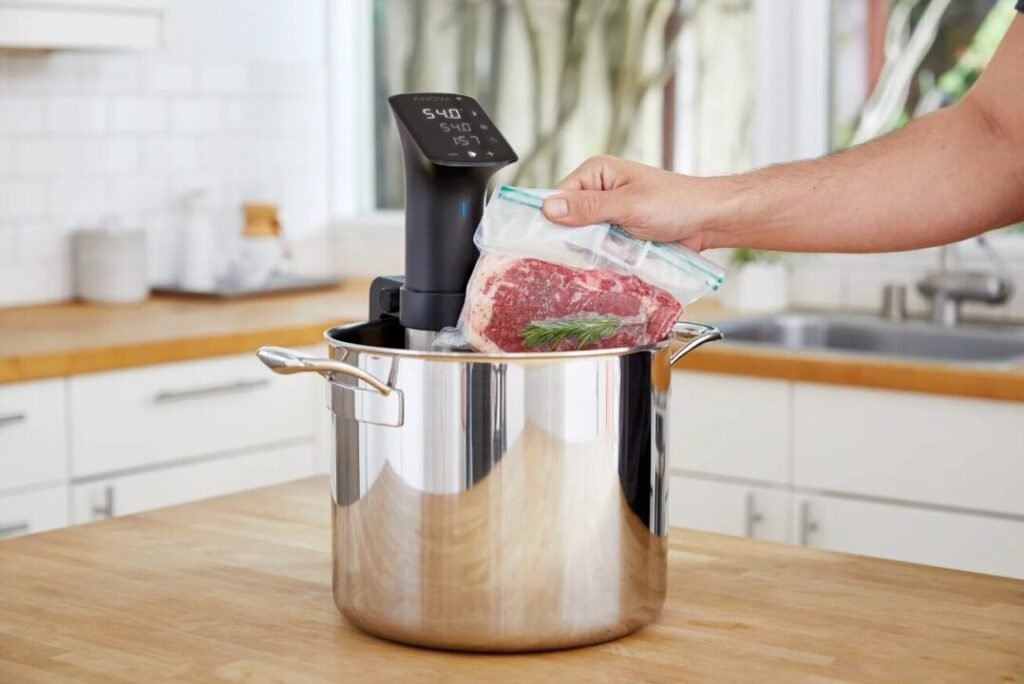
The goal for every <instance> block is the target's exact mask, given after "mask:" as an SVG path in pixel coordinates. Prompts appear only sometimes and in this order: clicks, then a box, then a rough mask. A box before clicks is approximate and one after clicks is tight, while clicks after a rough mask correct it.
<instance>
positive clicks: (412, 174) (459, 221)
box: [388, 93, 517, 330]
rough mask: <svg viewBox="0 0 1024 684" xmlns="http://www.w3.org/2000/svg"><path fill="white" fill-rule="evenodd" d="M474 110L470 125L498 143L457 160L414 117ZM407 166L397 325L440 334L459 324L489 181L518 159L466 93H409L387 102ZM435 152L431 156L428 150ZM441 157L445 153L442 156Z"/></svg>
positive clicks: (460, 152)
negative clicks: (424, 111)
mask: <svg viewBox="0 0 1024 684" xmlns="http://www.w3.org/2000/svg"><path fill="white" fill-rule="evenodd" d="M456 102H457V103H458V107H460V108H462V111H465V112H467V113H468V112H472V116H473V118H472V119H468V118H467V120H471V121H472V123H473V125H476V126H481V124H482V126H481V127H482V128H485V129H486V131H488V132H489V133H492V134H493V137H491V138H490V139H491V140H494V141H495V142H493V143H490V144H489V146H488V145H484V146H482V147H479V148H477V150H476V151H474V154H475V155H476V157H477V158H476V159H474V160H469V159H468V158H467V157H466V154H468V151H466V150H463V149H462V148H451V149H459V150H460V151H459V155H461V158H460V159H457V160H452V159H448V158H447V156H448V155H449V154H451V156H453V157H454V156H455V153H454V152H450V151H449V148H446V147H444V142H445V141H444V140H443V139H442V138H443V136H442V134H440V133H436V132H435V131H434V130H433V128H429V129H428V128H426V125H425V123H424V122H423V121H420V120H419V119H416V118H414V117H417V116H418V115H419V112H420V111H421V107H420V105H426V106H429V107H433V106H439V107H445V106H449V105H451V106H453V107H454V106H455V104H456ZM388 103H389V104H390V105H391V109H392V113H393V114H394V117H395V123H396V124H397V126H398V133H399V139H400V140H401V144H402V158H403V161H404V165H405V285H404V286H403V287H402V288H401V293H400V304H399V314H398V315H399V320H400V321H401V323H402V325H403V326H404V327H407V328H415V329H418V330H441V329H442V328H444V327H447V326H452V325H455V324H456V323H457V322H458V318H459V313H460V312H461V311H462V304H463V301H464V299H465V295H466V285H467V283H468V282H469V276H470V275H471V273H472V271H473V266H474V265H475V264H476V260H477V256H478V252H477V249H476V246H475V245H474V244H473V233H474V231H475V230H476V227H477V224H479V222H480V217H481V215H482V214H483V207H484V195H485V192H486V190H487V183H488V181H489V180H490V179H491V177H492V176H493V175H494V173H495V172H496V171H498V169H500V168H502V167H503V166H506V165H508V164H510V163H512V162H514V161H516V160H517V157H516V155H515V152H513V151H512V148H511V147H509V146H508V143H507V142H506V141H505V139H504V138H503V137H502V136H501V134H500V133H499V132H498V131H497V129H496V128H495V127H494V124H493V123H492V122H491V121H490V119H489V117H487V115H486V113H484V112H483V109H482V108H481V107H480V105H479V104H478V103H477V102H476V101H475V100H473V99H472V98H469V97H467V96H464V95H454V94H448V93H406V94H402V95H393V96H391V97H389V98H388ZM428 150H429V151H430V152H431V156H428V154H427V151H428ZM442 155H443V156H442Z"/></svg>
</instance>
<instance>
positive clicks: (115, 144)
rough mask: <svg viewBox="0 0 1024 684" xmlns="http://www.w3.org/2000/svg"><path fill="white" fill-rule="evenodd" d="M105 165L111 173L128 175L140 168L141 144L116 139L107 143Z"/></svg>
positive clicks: (126, 139)
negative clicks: (127, 173)
mask: <svg viewBox="0 0 1024 684" xmlns="http://www.w3.org/2000/svg"><path fill="white" fill-rule="evenodd" d="M105 145H106V150H105V159H104V161H105V165H106V170H107V171H108V172H111V173H126V172H129V171H135V170H136V169H137V168H138V167H139V143H138V142H137V141H136V140H133V139H130V138H116V139H111V140H107V141H106V142H105Z"/></svg>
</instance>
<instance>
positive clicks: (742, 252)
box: [731, 247, 781, 267]
mask: <svg viewBox="0 0 1024 684" xmlns="http://www.w3.org/2000/svg"><path fill="white" fill-rule="evenodd" d="M780 258H781V256H780V255H779V254H778V253H777V252H763V251H761V250H759V249H747V248H746V247H743V248H740V249H734V250H732V257H731V261H732V265H733V266H737V267H739V266H745V265H747V264H753V263H765V264H773V263H775V262H777V261H779V259H780Z"/></svg>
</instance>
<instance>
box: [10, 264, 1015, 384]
mask: <svg viewBox="0 0 1024 684" xmlns="http://www.w3.org/2000/svg"><path fill="white" fill-rule="evenodd" d="M368 287H369V281H368V280H353V281H350V282H349V283H347V284H345V285H343V286H341V287H338V288H334V289H331V290H325V291H320V292H312V293H305V294H293V295H278V296H270V297H259V298H251V299H242V300H235V301H218V300H204V299H198V298H182V297H169V296H157V297H153V298H152V299H150V300H149V301H147V302H145V303H144V304H141V305H138V306H132V307H99V306H90V305H85V304H58V305H51V306H40V307H24V308H15V309H6V310H0V383H7V382H21V381H27V380H35V379H40V378H49V377H61V376H67V375H74V374H77V373H90V372H96V371H104V370H113V369H118V368H131V367H136V366H145V365H150V364H157V363H165V362H170V361H183V360H187V359H197V358H204V357H209V356H218V355H223V354H240V353H247V352H251V351H253V350H255V349H256V348H257V347H259V346H261V345H279V346H302V345H309V344H316V343H317V342H319V341H320V340H321V339H322V333H323V331H324V330H325V329H326V328H328V327H331V326H333V325H337V324H339V323H344V322H352V321H358V320H362V319H364V318H365V316H366V310H367V296H366V292H367V288H368ZM735 316H736V314H735V313H734V312H729V311H727V310H724V309H722V308H721V307H720V306H719V305H718V304H716V303H714V302H698V303H697V304H695V305H693V306H691V307H690V308H689V309H688V311H687V313H686V317H687V318H689V319H690V320H695V321H705V322H714V321H716V320H725V319H728V318H731V317H735ZM686 370H692V371H707V372H714V373H726V374H735V375H747V376H754V377H761V378H776V379H782V380H796V381H806V382H820V383H828V384H838V385H852V386H858V387H874V388H879V389H893V390H905V391H913V392H927V393H935V394H946V395H955V396H965V397H979V398H988V399H1003V400H1009V401H1024V366H1020V367H1014V368H1010V369H998V368H995V369H994V368H977V367H969V366H956V365H952V364H941V363H920V362H910V361H902V360H885V359H877V358H869V357H856V356H841V355H830V354H814V353H810V352H801V353H792V352H785V351H780V350H765V349H753V348H750V347H741V346H730V345H720V344H719V345H709V346H707V347H704V348H703V349H701V350H700V351H699V352H698V353H695V354H693V355H691V356H689V357H687V359H686Z"/></svg>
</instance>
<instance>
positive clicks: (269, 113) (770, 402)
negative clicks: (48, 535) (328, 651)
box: [0, 0, 1024, 577]
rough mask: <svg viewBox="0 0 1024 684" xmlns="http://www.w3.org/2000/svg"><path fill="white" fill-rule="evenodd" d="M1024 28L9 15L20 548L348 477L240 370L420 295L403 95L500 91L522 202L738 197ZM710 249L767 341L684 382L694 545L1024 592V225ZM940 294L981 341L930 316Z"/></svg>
mask: <svg viewBox="0 0 1024 684" xmlns="http://www.w3.org/2000/svg"><path fill="white" fill-rule="evenodd" d="M1012 5H1013V3H1012V2H1011V1H1010V0H957V1H956V2H952V0H833V1H832V2H829V1H827V0H679V1H677V0H635V1H631V2H626V1H625V0H300V1H287V0H218V2H216V3H209V2H202V1H200V0H61V1H60V2H57V1H56V0H0V307H5V309H4V310H2V311H0V456H3V457H6V456H10V455H14V456H19V457H20V456H28V457H29V458H27V459H21V460H17V459H16V458H10V459H0V460H6V461H8V464H7V465H4V466H2V470H0V535H6V536H14V535H17V534H24V533H27V532H32V531H38V530H42V529H47V528H51V527H57V526H62V525H65V524H71V523H80V522H87V521H90V520H95V519H100V518H104V517H110V516H114V515H120V514H126V513H131V512H136V511H139V510H145V509H146V508H150V507H154V506H160V505H168V504H172V503H179V502H182V501H187V500H191V499H195V498H199V497H202V496H210V495H215V494H219V493H224V492H228V491H235V490H238V489H243V488H247V487H253V486H259V485H263V484H269V483H271V482H275V481H280V480H282V479H289V478H294V477H301V476H303V475H307V474H311V473H313V472H321V471H323V470H324V469H325V468H326V459H325V458H324V455H325V454H326V453H327V448H326V447H325V446H324V441H325V439H326V430H325V429H324V425H323V419H322V418H323V417H325V416H326V414H327V412H326V411H325V410H323V408H322V397H320V396H319V392H320V391H321V388H320V385H319V383H310V384H309V386H308V387H306V386H303V385H301V383H295V382H294V381H292V382H286V383H284V384H281V385H279V384H278V383H277V379H275V378H271V377H268V374H267V373H265V372H263V369H261V368H258V367H257V366H256V364H255V361H254V360H253V359H252V358H251V354H248V353H243V352H245V351H246V350H247V349H250V348H253V347H255V346H256V345H257V344H260V343H263V342H261V341H260V339H261V338H258V335H257V334H256V333H255V332H253V330H257V329H260V328H259V325H263V328H262V330H264V331H266V330H274V331H275V332H277V333H281V330H282V329H283V328H284V327H286V324H287V325H293V326H300V323H301V324H302V325H303V326H304V328H303V329H304V330H307V329H315V328H316V325H314V324H318V323H321V322H324V323H327V322H331V321H332V320H333V321H341V320H344V319H346V318H349V319H355V318H359V317H363V316H365V312H364V311H363V307H364V302H363V295H362V293H363V292H364V291H365V278H367V277H369V276H371V275H376V274H380V273H400V272H401V270H402V242H403V239H402V230H403V223H402V214H401V211H400V210H401V208H402V206H403V187H402V169H401V158H400V155H399V149H398V145H397V140H396V136H395V132H394V126H393V124H392V122H391V120H390V113H389V112H388V109H387V106H386V102H385V98H386V96H387V95H388V94H390V93H394V92H402V91H429V90H442V91H459V92H464V93H467V94H470V95H473V96H474V97H476V98H477V99H478V100H479V101H480V102H481V104H482V105H483V106H484V107H485V109H487V111H488V112H489V113H490V114H491V116H492V118H494V119H495V120H496V121H497V122H498V123H499V124H500V126H501V127H502V130H503V132H504V133H505V135H506V136H507V137H508V138H509V141H510V142H511V144H512V146H513V147H514V148H515V149H516V150H517V152H518V153H519V157H520V161H519V163H517V164H515V165H513V166H511V167H510V168H508V169H506V170H505V171H503V172H502V174H500V176H499V178H500V180H501V181H502V182H509V183H515V184H520V185H528V186H536V187H546V186H550V185H552V184H553V183H555V182H557V180H558V179H559V178H560V177H561V176H562V175H564V174H565V173H566V172H568V171H569V170H571V169H572V168H573V167H574V166H575V165H576V164H578V163H579V162H580V161H582V160H583V159H584V158H586V157H587V156H590V155H593V154H599V153H610V154H616V155H621V156H625V157H628V158H632V159H636V160H640V161H644V162H647V163H650V164H655V165H660V166H663V167H665V168H670V169H674V170H677V171H680V172H684V173H691V174H698V175H711V174H723V173H731V172H738V171H744V170H748V169H752V168H756V167H760V166H764V165H766V164H771V163H776V162H782V161H788V160H792V159H799V158H807V157H814V156H818V155H821V154H825V153H828V152H830V151H834V150H839V149H842V148H844V147H846V146H849V145H851V144H855V143H857V142H861V141H864V140H866V139H869V138H872V137H875V136H877V135H880V134H882V133H885V132H887V131H889V130H893V129H894V128H896V127H898V126H900V125H902V124H903V123H905V122H906V121H908V120H909V119H911V118H913V117H914V116H918V115H921V114H925V113H927V112H929V111H933V110H934V109H936V108H938V107H941V106H945V105H947V104H950V103H951V102H954V101H956V100H957V99H958V98H959V97H961V96H962V95H963V93H964V92H965V91H966V89H967V88H968V87H969V86H970V84H971V83H972V82H973V81H974V79H976V78H977V75H978V74H979V73H980V71H981V70H982V69H983V68H984V65H985V63H986V62H987V60H988V58H989V57H990V55H991V53H992V51H993V50H994V49H995V46H996V45H997V44H998V42H999V39H1000V38H1001V36H1002V34H1003V33H1004V32H1005V30H1006V28H1007V26H1008V25H1009V22H1010V21H1011V20H1012V18H1013V16H1014V12H1013V8H1012ZM823 228H826V227H825V226H823ZM893 229H894V230H898V229H899V227H898V226H893ZM710 256H711V257H712V258H713V259H715V260H717V261H719V262H720V263H722V264H723V265H728V266H729V269H730V275H729V278H728V284H727V286H726V287H725V289H724V290H723V292H722V294H721V296H720V297H719V298H718V299H717V300H715V301H713V302H711V303H710V304H709V305H708V307H707V308H706V309H697V310H695V311H694V313H693V314H692V317H693V318H695V319H708V320H715V319H735V318H738V319H740V322H741V323H745V326H744V325H738V327H735V329H734V334H733V335H732V337H733V339H734V341H733V342H732V343H731V345H732V346H731V347H730V346H729V345H723V350H722V351H709V352H707V357H706V358H707V359H708V362H707V367H705V368H702V369H699V372H687V373H685V374H677V385H676V387H675V395H676V396H675V398H674V399H673V406H672V412H673V416H674V419H673V424H674V426H675V433H674V438H673V441H674V444H673V454H672V460H671V470H672V477H673V482H672V507H673V512H672V516H673V522H674V524H680V525H689V526H694V527H700V528H703V529H710V530H714V531H720V532H724V533H729V534H745V535H747V536H753V537H760V538H765V539H771V540H775V541H783V542H789V543H803V544H809V545H816V546H823V547H828V548H835V549H840V550H846V551H852V552H857V553H866V554H870V555H879V556H885V557H892V558H898V559H903V560H911V561H917V562H925V563H934V564H938V565H946V566H951V567H958V568H964V569H971V570H978V571H983V572H994V573H1001V574H1012V575H1015V576H1020V577H1024V544H1022V543H1021V540H1022V539H1024V496H1022V495H1021V494H1020V489H1021V485H1022V484H1024V428H1022V426H1024V403H1021V402H1024V366H1022V365H1021V363H1024V361H1022V360H1024V341H1022V340H1024V337H1022V333H1021V332H1020V330H1021V328H1018V327H1016V325H1018V324H1019V325H1024V295H1020V294H1013V290H1018V291H1019V290H1020V289H1021V288H1022V287H1024V232H1021V231H1020V228H1019V227H1017V226H1009V227H1006V228H1004V229H1002V230H999V231H994V232H993V233H991V234H989V235H988V236H987V237H986V239H985V240H982V241H977V240H972V241H968V242H965V243H963V244H960V245H957V246H955V247H953V248H948V249H929V250H921V251H915V252H908V253H901V254H885V255H857V256H852V255H819V256H794V255H778V254H766V253H760V252H752V251H749V250H739V251H736V252H732V253H730V252H719V253H712V254H710ZM968 271H969V272H972V273H976V274H981V275H982V276H984V277H985V278H987V280H984V281H983V283H982V286H981V287H980V291H979V289H978V288H970V287H968V288H964V287H958V286H957V284H956V283H953V284H952V285H951V284H950V282H949V280H948V279H946V280H944V279H942V278H939V279H938V281H937V282H938V283H939V285H938V288H939V293H938V294H936V292H935V289H934V288H932V290H929V289H928V288H927V287H925V288H922V287H921V286H920V284H921V283H922V282H924V281H928V278H929V277H932V278H933V282H935V281H934V276H935V275H936V274H950V273H953V274H957V273H963V272H968ZM975 284H976V283H975ZM306 288H308V289H309V290H310V294H308V295H299V294H296V295H286V296H285V297H292V298H291V299H289V298H284V299H282V298H281V296H279V297H277V298H270V297H268V298H267V299H265V300H264V299H260V297H259V295H260V293H264V292H270V291H280V290H285V291H287V290H289V289H306ZM345 288H350V289H351V291H353V292H356V296H354V297H353V298H351V301H350V300H349V299H345V298H344V297H346V296H347V295H345V294H344V292H347V291H346V290H345ZM922 290H924V291H925V292H927V293H928V294H927V296H926V295H925V294H922V293H921V292H922ZM339 293H340V294H339ZM883 295H884V296H883ZM303 297H305V299H304V298H303ZM331 297H336V298H337V297H341V298H342V299H337V300H335V299H331ZM76 298H77V299H78V300H85V301H86V302H87V304H76V305H67V304H65V303H67V302H69V301H71V300H74V299H76ZM942 298H945V299H946V300H949V301H953V302H954V304H953V305H952V308H950V309H949V310H950V311H953V312H954V313H955V314H957V315H958V320H957V321H955V322H954V321H952V320H948V319H949V318H950V316H949V315H948V312H947V315H946V319H947V320H945V321H944V323H945V324H944V325H940V324H938V323H931V322H928V321H929V320H930V319H932V318H933V317H935V315H936V311H937V310H938V309H939V308H940V305H939V304H936V301H937V300H939V299H942ZM336 301H339V302H345V306H347V307H348V308H347V309H346V308H345V306H342V305H341V304H335V302H336ZM883 301H884V302H885V314H886V320H885V321H882V317H881V316H880V312H882V309H883ZM961 301H962V307H961V306H960V303H961ZM310 302H312V303H310ZM352 302H356V304H352ZM109 305H117V306H116V308H111V307H110V306H109ZM275 307H276V308H275ZM304 307H306V308H305V309H304ZM318 307H319V308H318ZM332 307H334V308H332ZM306 309H309V310H311V311H313V312H314V313H311V314H310V316H311V317H312V320H309V321H299V320H298V318H301V315H300V313H297V312H301V311H304V310H306ZM335 310H336V311H337V313H336V314H332V313H330V312H332V311H335ZM785 310H800V311H807V310H813V311H825V312H831V313H830V314H829V315H830V316H833V317H832V318H829V317H827V316H826V317H824V318H822V317H819V318H812V319H807V318H803V319H799V318H797V319H789V320H788V322H787V321H786V320H781V319H771V318H770V316H769V318H768V319H764V318H762V317H763V316H764V315H768V314H771V313H772V312H778V311H785ZM325 311H326V312H325ZM260 312H262V313H260ZM321 312H325V313H323V315H322V316H320V313H321ZM835 312H840V313H841V314H843V315H845V313H844V312H854V313H857V314H860V315H861V318H858V319H857V320H856V321H854V323H853V324H851V325H853V328H850V327H849V325H847V328H842V326H843V325H846V323H845V322H844V321H846V319H842V318H841V316H840V318H836V317H835V316H834V314H835ZM260 315H262V316H263V317H264V318H263V319H261V320H262V323H260V320H258V319H259V317H260ZM317 316H320V317H319V318H317ZM854 318H856V317H854ZM283 319H287V320H283ZM903 319H908V320H903ZM876 323H877V325H876ZM953 323H955V325H952V324H953ZM232 326H234V327H232ZM773 326H774V327H773ZM857 326H860V327H857ZM300 327H302V326H300ZM236 329H237V330H240V331H245V332H247V333H252V334H251V335H250V336H249V337H247V338H245V339H244V340H241V341H236V342H234V344H236V345H241V346H240V347H239V348H238V349H234V348H232V347H231V346H230V345H229V344H228V343H227V342H224V341H223V340H224V339H226V338H225V337H224V336H225V335H228V334H229V333H230V332H231V331H232V330H236ZM785 330H789V331H791V332H790V334H788V335H787V334H785V333H784V331H785ZM844 330H845V332H844ZM851 330H852V332H851ZM780 331H783V332H780ZM794 331H795V332H794ZM727 332H728V329H727ZM90 333H91V334H95V335H96V336H97V337H96V339H95V340H92V339H91V338H88V334H90ZM304 334H306V335H307V336H308V335H309V333H308V332H306V333H304ZM217 335H220V336H221V337H217ZM295 335H296V337H292V338H289V339H280V338H281V337H284V335H283V334H278V336H277V340H278V341H279V342H281V343H289V342H291V343H298V342H301V341H303V340H304V339H305V338H301V339H300V337H301V336H298V333H295ZM316 337H317V336H316V335H315V334H314V335H313V336H312V337H311V338H310V339H308V340H306V341H307V342H308V344H309V345H311V348H312V347H313V346H315V344H316ZM213 339H217V340H221V341H222V342H223V343H221V342H218V343H214V342H210V341H209V340H213ZM104 340H111V341H110V343H109V344H110V346H109V347H104V346H103V345H104V344H105V342H104ZM190 340H191V342H190ZM195 340H206V341H205V342H203V343H202V344H200V343H198V342H195ZM844 340H845V341H844ZM76 344H77V345H78V346H75V345H76ZM160 344H163V345H164V346H163V348H165V349H169V350H170V351H167V352H166V353H165V354H164V355H163V356H161V354H160V353H158V352H157V351H155V349H156V347H154V346H153V345H160ZM189 344H192V345H193V346H192V347H189ZM61 345H64V346H61ZM147 345H148V346H147ZM778 349H782V351H781V352H777V351H776V350H778ZM111 350H113V351H111ZM132 350H135V351H134V352H133V351H132ZM90 354H91V355H92V356H90ZM701 354H704V352H701ZM62 355H63V356H62ZM76 355H77V356H76ZM104 355H106V356H104ZM697 356H698V355H695V358H697ZM110 357H116V358H115V359H114V360H110ZM104 358H105V359H107V360H105V361H101V360H97V359H104ZM47 359H49V360H50V361H52V363H50V364H49V365H48V364H47V361H46V360H47ZM68 359H71V360H70V361H69V360H68ZM75 359H77V360H75ZM82 359H86V360H85V361H82ZM730 359H731V360H730ZM54 360H56V361H54ZM314 384H315V389H314ZM296 387H301V390H297V389H295V388H296ZM307 390H308V391H307ZM282 402H284V403H285V404H288V406H290V408H286V409H284V410H282V408H281V407H282ZM289 402H290V403H289ZM272 413H273V414H274V415H273V416H271V415H270V414H272ZM184 425H188V426H191V427H190V429H188V430H183V429H182V426H184Z"/></svg>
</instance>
